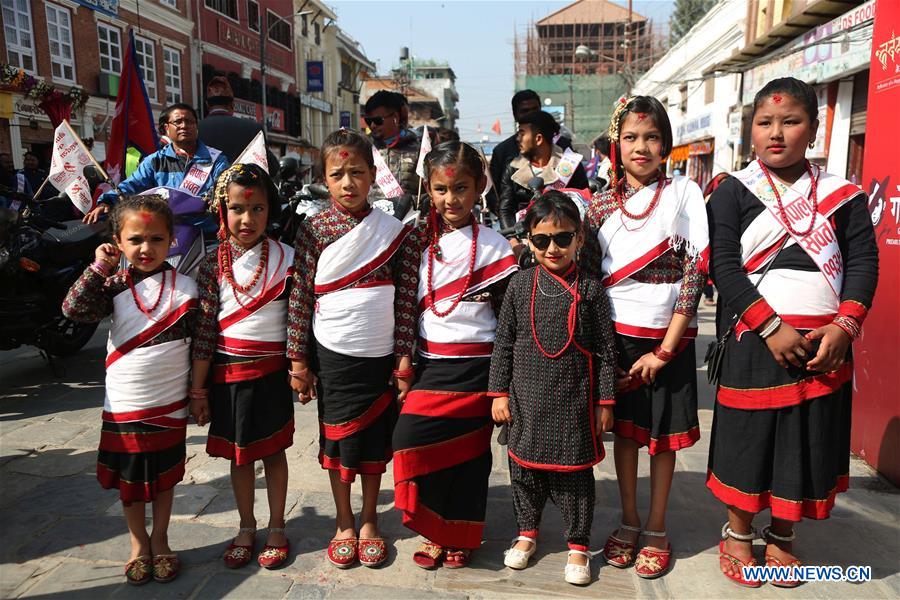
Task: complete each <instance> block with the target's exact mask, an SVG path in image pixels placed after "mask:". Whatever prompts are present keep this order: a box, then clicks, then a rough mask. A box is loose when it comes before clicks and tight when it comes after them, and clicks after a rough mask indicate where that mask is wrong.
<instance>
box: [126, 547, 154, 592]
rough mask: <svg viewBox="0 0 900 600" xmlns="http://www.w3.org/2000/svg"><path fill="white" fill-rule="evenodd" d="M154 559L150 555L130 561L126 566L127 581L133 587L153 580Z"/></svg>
mask: <svg viewBox="0 0 900 600" xmlns="http://www.w3.org/2000/svg"><path fill="white" fill-rule="evenodd" d="M152 560H153V559H152V558H150V555H149V554H144V555H143V556H138V557H137V558H134V559H132V560H129V561H128V563H127V564H126V565H125V580H126V581H127V582H128V583H130V584H131V585H144V584H145V583H147V582H149V581H150V579H152V578H153V573H152V569H151V563H152Z"/></svg>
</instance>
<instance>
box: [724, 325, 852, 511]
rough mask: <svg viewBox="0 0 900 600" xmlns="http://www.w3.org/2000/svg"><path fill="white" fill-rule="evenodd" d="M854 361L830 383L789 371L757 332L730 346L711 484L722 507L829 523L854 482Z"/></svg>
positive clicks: (818, 376) (806, 373)
mask: <svg viewBox="0 0 900 600" xmlns="http://www.w3.org/2000/svg"><path fill="white" fill-rule="evenodd" d="M800 333H805V331H801V332H800ZM849 358H850V356H849V355H848V362H847V363H846V364H845V365H844V367H842V368H841V369H838V371H836V372H835V373H831V374H828V375H827V376H823V375H821V374H818V373H812V372H809V371H805V370H802V369H798V368H793V367H792V368H791V369H784V368H782V367H781V366H780V365H778V363H776V362H775V359H774V358H773V357H772V354H771V352H769V350H768V348H767V347H766V345H765V342H763V341H762V339H760V337H759V336H758V335H756V334H755V333H753V332H747V333H745V334H744V335H743V336H742V337H741V340H740V341H737V340H736V339H734V338H732V339H730V340H729V341H728V346H727V347H726V353H725V357H724V361H723V363H722V377H721V379H720V386H719V389H718V390H717V399H716V406H715V413H714V417H713V426H712V434H711V437H710V445H709V470H708V473H707V479H706V486H707V487H708V488H709V489H710V490H711V491H712V493H713V494H714V495H715V496H716V497H717V498H718V499H719V500H721V501H722V502H724V503H725V504H728V505H730V506H735V507H737V508H739V509H741V510H745V511H748V512H751V513H757V512H760V511H762V510H765V509H767V508H768V509H771V511H772V516H773V517H775V518H778V519H786V520H789V521H800V520H801V519H802V518H804V517H805V518H807V519H826V518H828V516H829V514H830V513H831V509H832V508H833V507H834V500H835V496H836V495H837V494H838V492H844V491H846V490H847V486H848V483H849V476H848V475H849V471H850V413H851V397H852V388H851V386H852V383H851V382H850V381H849V380H848V379H847V378H845V377H844V376H843V375H841V373H843V372H844V371H847V370H848V369H849V371H850V372H851V373H852V366H851V365H852V363H850V362H849ZM749 364H753V368H752V369H749V368H747V365H749Z"/></svg>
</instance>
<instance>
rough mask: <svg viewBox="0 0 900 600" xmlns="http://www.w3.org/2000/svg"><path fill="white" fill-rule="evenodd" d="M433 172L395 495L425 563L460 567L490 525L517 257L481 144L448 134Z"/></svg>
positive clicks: (435, 154) (428, 172) (427, 161)
mask: <svg viewBox="0 0 900 600" xmlns="http://www.w3.org/2000/svg"><path fill="white" fill-rule="evenodd" d="M423 146H424V144H423ZM424 175H425V179H426V181H427V182H428V192H429V194H430V196H431V208H430V210H429V213H428V218H427V221H426V223H425V224H424V225H423V226H421V227H420V232H419V233H420V237H418V238H416V241H418V242H419V244H418V252H419V254H420V256H421V258H420V260H419V267H418V271H419V289H418V296H417V298H418V311H417V312H418V315H419V322H418V337H419V341H418V352H419V359H418V363H417V368H416V377H415V383H414V384H413V387H412V390H411V391H410V392H409V394H408V395H407V396H406V401H405V402H404V403H403V409H402V412H401V413H400V418H399V420H398V422H397V427H396V429H395V430H394V444H393V447H394V486H395V488H394V490H395V493H394V498H395V500H394V503H395V506H396V507H397V508H398V509H400V510H401V511H403V524H404V525H406V526H407V527H409V528H410V529H412V530H414V531H416V532H418V533H420V534H422V535H423V536H424V537H425V538H426V541H425V542H424V543H423V544H422V545H421V546H420V547H419V549H418V550H417V551H416V552H415V554H414V555H413V560H414V561H415V563H416V564H417V565H419V566H420V567H422V568H425V569H430V568H435V567H437V566H438V565H439V564H441V562H443V564H444V566H446V567H448V568H459V567H465V566H466V565H468V563H469V556H470V553H471V551H472V550H473V549H475V548H478V547H479V546H480V545H481V539H482V533H483V531H484V514H485V508H486V504H487V491H488V476H489V475H490V472H491V448H490V443H491V433H492V431H493V429H494V427H493V422H492V420H491V398H490V396H488V376H489V373H490V363H491V352H492V351H493V339H494V330H495V329H496V326H497V318H496V315H497V314H498V313H499V311H500V306H501V304H502V299H503V292H504V290H505V289H506V285H507V283H508V280H509V277H510V276H511V275H512V274H513V273H514V272H515V271H516V270H517V266H516V261H515V257H514V256H513V253H512V249H511V248H510V246H509V243H508V242H507V241H506V239H505V238H504V237H503V236H501V235H500V234H498V233H496V232H495V231H493V230H492V229H490V228H488V227H480V226H479V225H478V222H477V221H476V219H475V217H474V215H473V214H472V209H473V207H474V205H475V202H476V201H477V200H478V198H479V196H480V195H481V193H482V190H483V189H484V187H485V185H486V183H487V179H486V177H485V164H484V162H483V161H482V158H481V155H480V154H479V153H478V151H477V150H475V149H474V148H472V147H471V146H469V145H468V144H464V143H461V142H458V141H451V142H445V143H442V144H440V145H439V146H437V147H436V148H435V149H434V150H432V151H431V152H429V153H428V155H427V156H425V157H424Z"/></svg>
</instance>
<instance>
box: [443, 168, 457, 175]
mask: <svg viewBox="0 0 900 600" xmlns="http://www.w3.org/2000/svg"><path fill="white" fill-rule="evenodd" d="M444 175H446V176H447V177H453V176H454V175H456V169H454V168H453V167H447V168H446V169H444Z"/></svg>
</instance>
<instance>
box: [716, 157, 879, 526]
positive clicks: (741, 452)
mask: <svg viewBox="0 0 900 600" xmlns="http://www.w3.org/2000/svg"><path fill="white" fill-rule="evenodd" d="M812 168H813V170H814V177H815V178H816V179H817V180H818V185H817V198H818V215H816V222H815V224H814V226H813V228H812V230H811V231H810V233H809V234H807V235H805V236H803V237H800V236H796V235H794V234H792V233H791V234H789V233H788V230H787V228H786V227H785V226H784V225H783V221H782V219H783V217H782V216H781V215H780V212H781V211H779V209H778V206H777V204H776V200H775V196H774V194H773V192H772V188H771V186H770V185H769V183H768V181H767V179H766V177H765V173H763V171H762V169H761V168H760V166H759V164H758V163H757V162H753V163H751V164H750V166H748V167H747V168H746V169H744V170H743V171H739V172H737V173H734V176H733V177H731V178H729V179H727V180H725V181H724V182H723V183H722V185H721V186H719V188H718V189H717V190H716V191H715V193H714V194H713V196H712V198H711V199H710V202H709V211H710V215H711V225H712V228H713V229H712V240H713V242H712V265H713V269H712V274H713V279H714V281H715V283H716V287H717V288H718V289H719V294H720V302H719V307H718V315H717V327H718V331H719V335H721V334H722V333H723V332H724V330H725V329H726V328H727V327H728V326H729V325H731V323H732V321H733V320H734V317H735V314H737V315H740V321H739V322H738V324H737V326H736V328H735V336H734V337H733V338H732V339H730V340H729V341H728V344H727V346H726V352H725V356H724V360H723V363H722V373H721V378H720V380H719V388H718V390H717V392H716V405H715V415H714V419H713V429H712V437H711V441H710V448H709V472H708V474H707V480H706V485H707V487H709V489H710V490H712V492H713V494H715V496H716V497H717V498H718V499H719V500H721V501H722V502H724V503H726V504H728V505H731V506H735V507H737V508H739V509H741V510H745V511H748V512H751V513H757V512H759V511H761V510H764V509H766V508H771V509H772V517H774V518H779V519H786V520H790V521H799V520H801V519H802V517H807V518H811V519H824V518H827V517H828V515H829V513H830V512H831V509H832V507H833V506H834V498H835V495H836V494H837V493H838V492H843V491H846V490H847V485H848V471H849V467H850V399H851V390H852V388H851V385H852V377H853V363H852V361H851V355H850V353H849V352H848V355H847V359H846V362H845V363H844V364H843V365H841V367H840V368H838V370H836V371H833V372H831V373H819V372H813V371H807V370H805V369H802V368H796V367H791V368H789V369H785V368H783V367H781V366H780V365H779V364H778V363H777V362H775V359H774V358H773V357H772V353H771V352H770V351H769V349H768V346H767V345H766V343H765V342H764V341H763V339H762V338H760V336H759V335H757V332H758V331H760V329H762V327H763V325H764V324H765V323H766V322H767V321H768V320H769V319H770V318H772V317H774V316H775V315H776V314H777V315H779V316H780V317H781V319H782V320H783V322H785V323H787V324H789V325H791V326H792V327H794V328H795V329H797V330H798V331H799V332H800V333H801V334H805V333H807V332H808V331H810V330H813V329H816V328H818V327H821V326H824V325H827V324H829V323H831V321H832V320H833V318H834V317H835V316H836V315H846V316H850V317H853V318H854V319H856V320H857V321H858V322H859V323H862V321H863V319H864V318H865V316H866V312H867V311H868V308H869V307H870V306H871V302H872V297H873V295H874V293H875V286H876V283H877V280H878V251H877V247H876V244H875V235H874V231H873V229H872V222H871V219H870V217H869V213H868V210H867V206H866V196H865V194H864V193H863V192H862V191H861V190H860V189H859V187H858V186H856V185H853V184H851V183H849V182H847V181H845V180H843V179H841V178H839V177H835V176H833V175H829V174H827V173H825V172H823V171H822V170H821V169H819V168H817V167H812ZM776 185H777V186H778V190H779V193H780V195H781V199H782V205H783V207H784V215H785V217H786V218H788V219H789V220H790V221H789V222H790V223H791V224H792V226H793V229H794V230H795V231H796V232H798V233H802V232H804V231H806V230H807V228H808V227H809V224H810V217H811V215H812V207H811V203H810V202H809V200H808V198H809V196H810V191H811V181H810V177H809V175H808V174H805V175H804V176H803V177H801V178H800V179H798V180H797V181H796V182H795V183H794V185H792V186H791V187H790V188H788V187H787V186H785V185H783V184H781V183H780V182H776ZM786 238H787V239H788V241H787V243H786V245H785V246H784V248H783V249H782V250H781V252H780V253H779V254H778V256H777V258H775V261H774V263H773V264H772V266H771V268H770V270H769V272H768V273H766V276H765V277H764V278H763V279H762V281H761V283H760V285H759V288H758V289H757V288H754V283H756V282H757V281H758V280H759V276H760V274H761V272H762V271H763V270H765V268H766V266H767V264H768V263H769V262H771V261H772V258H773V256H774V255H775V254H776V252H777V250H778V248H779V247H780V246H781V244H782V243H783V242H784V240H785V239H786ZM810 358H812V357H810Z"/></svg>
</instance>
